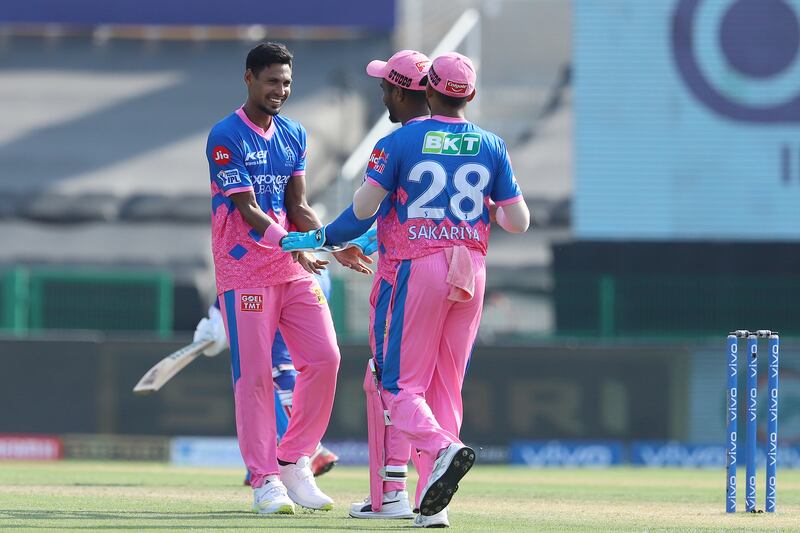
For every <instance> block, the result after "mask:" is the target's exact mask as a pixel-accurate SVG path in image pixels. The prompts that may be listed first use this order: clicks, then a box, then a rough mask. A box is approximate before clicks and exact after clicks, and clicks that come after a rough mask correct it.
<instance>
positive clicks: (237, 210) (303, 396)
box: [206, 43, 371, 514]
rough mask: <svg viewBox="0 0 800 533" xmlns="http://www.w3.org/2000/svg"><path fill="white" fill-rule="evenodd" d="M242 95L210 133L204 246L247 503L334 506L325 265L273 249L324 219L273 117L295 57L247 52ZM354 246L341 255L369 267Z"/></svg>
mask: <svg viewBox="0 0 800 533" xmlns="http://www.w3.org/2000/svg"><path fill="white" fill-rule="evenodd" d="M244 81H245V84H246V85H247V101H246V102H245V104H244V105H243V106H242V107H241V108H239V109H237V110H235V111H234V112H233V113H231V114H230V115H228V116H227V117H225V118H224V119H222V120H221V121H220V122H218V123H217V124H216V125H214V127H213V128H212V129H211V133H209V136H208V143H207V146H206V157H207V159H208V164H209V170H210V174H211V196H212V199H211V206H212V239H211V241H212V249H213V256H214V267H215V271H216V281H217V294H218V295H219V302H220V311H221V313H222V317H223V319H224V321H225V329H226V332H227V336H228V340H229V343H230V351H231V367H232V374H233V390H234V398H235V410H236V430H237V435H238V438H239V448H240V450H241V452H242V457H243V459H244V462H245V465H246V466H247V469H248V471H249V472H250V474H251V480H250V483H251V486H252V487H253V491H254V501H253V509H254V510H255V511H256V512H258V513H260V514H275V513H279V514H292V513H294V503H297V504H299V505H302V506H303V507H307V508H311V509H330V508H331V506H332V500H331V499H330V498H329V497H328V496H326V495H325V494H323V493H322V491H320V490H319V488H318V487H317V486H316V483H315V482H314V477H313V475H312V473H311V470H310V468H309V463H310V460H309V457H310V456H311V455H312V454H313V453H314V451H315V450H316V448H317V445H318V444H319V442H320V440H321V439H322V436H323V434H324V433H325V430H326V428H327V426H328V421H329V419H330V414H331V409H332V406H333V395H334V390H335V388H336V373H337V371H338V367H339V349H338V347H337V344H336V335H335V333H334V329H333V321H332V319H331V314H330V311H329V309H328V305H327V300H326V298H325V296H324V295H323V293H322V289H321V288H320V286H319V284H318V282H317V281H316V280H315V279H314V278H313V277H312V276H311V274H310V272H311V273H318V272H319V271H320V270H321V269H323V268H324V267H325V264H326V263H327V261H322V260H319V259H316V258H314V256H313V255H311V254H307V253H305V252H298V253H296V254H294V255H292V254H288V253H285V252H282V251H281V248H280V240H281V238H283V236H285V235H286V233H287V229H288V228H289V227H290V225H291V226H294V227H296V228H297V229H299V230H302V231H308V230H312V229H317V228H320V227H321V226H322V224H321V223H320V221H319V218H318V217H317V215H316V214H315V213H314V211H313V210H312V209H311V208H310V207H309V206H308V203H307V201H306V197H305V190H306V185H305V170H306V132H305V129H304V128H303V127H302V126H301V125H300V124H299V123H297V122H295V121H292V120H290V119H287V118H284V117H282V116H280V115H279V112H280V111H281V108H282V107H283V104H284V102H285V101H286V99H287V98H288V97H289V94H290V92H291V83H292V55H291V53H290V52H289V51H288V50H287V49H286V47H285V46H284V45H282V44H279V43H264V44H261V45H258V46H256V47H255V48H253V49H252V50H251V51H250V52H249V53H248V55H247V61H246V69H245V74H244ZM359 257H363V255H362V254H360V252H358V250H357V249H356V248H350V249H348V250H344V251H342V252H337V254H336V258H337V260H338V261H339V262H340V263H343V264H345V265H346V266H349V267H350V268H353V269H356V270H360V271H362V272H365V273H371V271H370V270H369V269H367V268H366V267H365V266H364V265H363V264H361V263H360V259H359ZM278 327H280V331H281V333H282V335H283V338H284V340H285V342H286V346H287V348H288V349H289V353H290V354H291V357H292V361H293V363H294V366H295V368H296V369H297V370H298V372H299V374H298V376H297V380H296V384H295V389H294V393H293V411H292V417H291V419H290V420H289V425H288V427H287V429H286V433H285V434H284V436H283V438H282V439H281V442H280V445H279V446H277V447H276V441H277V439H276V426H275V408H274V393H273V383H272V362H271V357H270V350H271V347H272V343H273V340H274V339H275V334H276V331H277V329H278Z"/></svg>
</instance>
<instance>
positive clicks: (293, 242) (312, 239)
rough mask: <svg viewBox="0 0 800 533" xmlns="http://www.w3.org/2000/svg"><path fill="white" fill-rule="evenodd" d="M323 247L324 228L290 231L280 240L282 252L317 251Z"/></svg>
mask: <svg viewBox="0 0 800 533" xmlns="http://www.w3.org/2000/svg"><path fill="white" fill-rule="evenodd" d="M324 245H325V226H322V227H321V228H319V229H312V230H311V231H290V232H289V233H288V234H287V235H285V236H284V237H283V238H282V239H281V249H282V250H283V251H284V252H295V251H299V250H319V249H320V248H322V247H323V246H324Z"/></svg>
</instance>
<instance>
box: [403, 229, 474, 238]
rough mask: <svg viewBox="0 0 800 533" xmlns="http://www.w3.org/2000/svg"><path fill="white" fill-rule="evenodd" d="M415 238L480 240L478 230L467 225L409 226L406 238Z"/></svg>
mask: <svg viewBox="0 0 800 533" xmlns="http://www.w3.org/2000/svg"><path fill="white" fill-rule="evenodd" d="M416 239H433V240H437V241H438V240H443V239H449V240H456V239H460V240H465V239H472V240H475V241H479V240H481V238H480V236H479V235H478V230H476V229H474V228H470V227H467V226H450V227H447V226H441V227H439V226H419V228H417V226H409V227H408V240H410V241H413V240H416Z"/></svg>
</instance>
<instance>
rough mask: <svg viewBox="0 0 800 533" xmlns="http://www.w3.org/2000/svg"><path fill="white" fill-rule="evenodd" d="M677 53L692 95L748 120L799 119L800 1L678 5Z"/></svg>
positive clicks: (714, 0) (690, 0)
mask: <svg viewBox="0 0 800 533" xmlns="http://www.w3.org/2000/svg"><path fill="white" fill-rule="evenodd" d="M672 52H673V56H674V60H675V63H676V66H677V69H678V71H679V72H680V74H681V77H682V78H683V80H684V82H685V83H686V85H687V86H688V87H689V89H690V90H691V92H692V94H693V95H694V96H695V97H696V98H697V99H698V100H699V101H701V102H702V103H703V104H704V105H706V106H707V107H708V108H710V109H712V110H713V111H715V112H716V113H718V114H720V115H723V116H726V117H728V118H731V119H734V120H737V121H744V122H762V123H780V122H783V123H786V122H800V0H677V4H676V8H675V11H674V14H673V20H672Z"/></svg>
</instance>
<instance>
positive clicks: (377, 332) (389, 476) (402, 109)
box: [345, 50, 431, 518]
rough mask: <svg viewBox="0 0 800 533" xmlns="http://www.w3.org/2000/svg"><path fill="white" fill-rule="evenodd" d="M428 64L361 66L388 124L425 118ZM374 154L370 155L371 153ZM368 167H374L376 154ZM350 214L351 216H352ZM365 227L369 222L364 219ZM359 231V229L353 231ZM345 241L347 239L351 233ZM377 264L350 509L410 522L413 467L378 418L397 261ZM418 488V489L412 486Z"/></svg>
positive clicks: (405, 57)
mask: <svg viewBox="0 0 800 533" xmlns="http://www.w3.org/2000/svg"><path fill="white" fill-rule="evenodd" d="M430 65H431V60H430V59H429V58H428V56H426V55H424V54H422V53H420V52H417V51H415V50H401V51H400V52H397V53H396V54H394V55H393V56H392V57H390V58H389V60H388V61H380V60H377V59H376V60H374V61H371V62H370V63H369V64H368V65H367V74H368V75H370V76H372V77H373V78H380V80H381V81H380V86H381V90H382V92H383V103H384V105H385V106H386V109H387V110H388V111H389V119H390V120H391V121H392V122H400V123H401V124H403V126H406V125H409V124H414V123H416V122H419V121H421V120H425V119H427V118H429V116H430V115H429V110H428V102H427V100H426V98H425V86H426V85H427V83H428V81H427V74H428V69H429V68H430ZM373 155H375V154H373ZM374 159H375V161H374V162H372V161H371V162H370V163H369V164H370V165H374V164H377V165H380V154H378V155H377V156H375V158H374ZM393 209H394V208H393V204H392V202H391V201H390V199H389V198H386V199H384V201H383V202H382V204H381V207H380V208H379V209H378V213H377V214H376V215H375V217H376V218H378V219H379V220H380V219H382V218H385V217H387V216H390V213H392V211H393ZM354 216H355V215H354ZM367 220H368V221H369V222H370V224H371V219H367ZM358 229H359V230H360V229H362V228H358ZM345 237H351V234H348V235H346V236H345ZM378 250H379V258H380V259H379V261H378V268H377V272H376V275H375V278H374V280H373V283H372V290H371V291H370V296H369V302H370V324H369V333H370V346H371V348H372V354H373V357H372V358H371V359H370V361H369V364H368V365H367V373H366V376H365V377H364V391H365V393H366V395H367V425H368V432H369V442H370V447H369V452H370V453H369V458H370V496H369V497H367V498H366V499H364V501H362V502H356V503H353V504H352V505H351V506H350V516H352V517H354V518H414V514H413V513H412V512H411V507H410V505H409V503H408V492H407V491H406V479H407V477H408V461H409V459H411V458H413V459H414V462H415V464H416V463H417V459H418V457H417V454H416V452H414V453H413V455H412V450H411V445H410V444H409V442H408V439H406V438H405V436H404V435H403V434H402V433H400V431H398V430H397V429H396V428H395V427H394V426H393V425H391V423H390V421H389V420H387V418H386V417H385V416H384V412H385V411H386V409H387V405H388V404H387V401H386V400H387V398H384V396H386V395H388V394H389V393H388V392H387V391H385V390H384V389H383V388H382V387H381V386H380V379H381V374H382V372H383V344H384V331H385V329H386V317H387V313H388V310H389V301H390V299H391V295H392V288H393V284H394V277H395V272H396V270H397V265H398V262H397V261H396V260H394V259H390V258H388V257H386V250H385V248H383V247H382V246H380V245H379V247H378ZM418 488H420V489H421V488H422V487H421V486H420V485H419V484H418Z"/></svg>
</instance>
